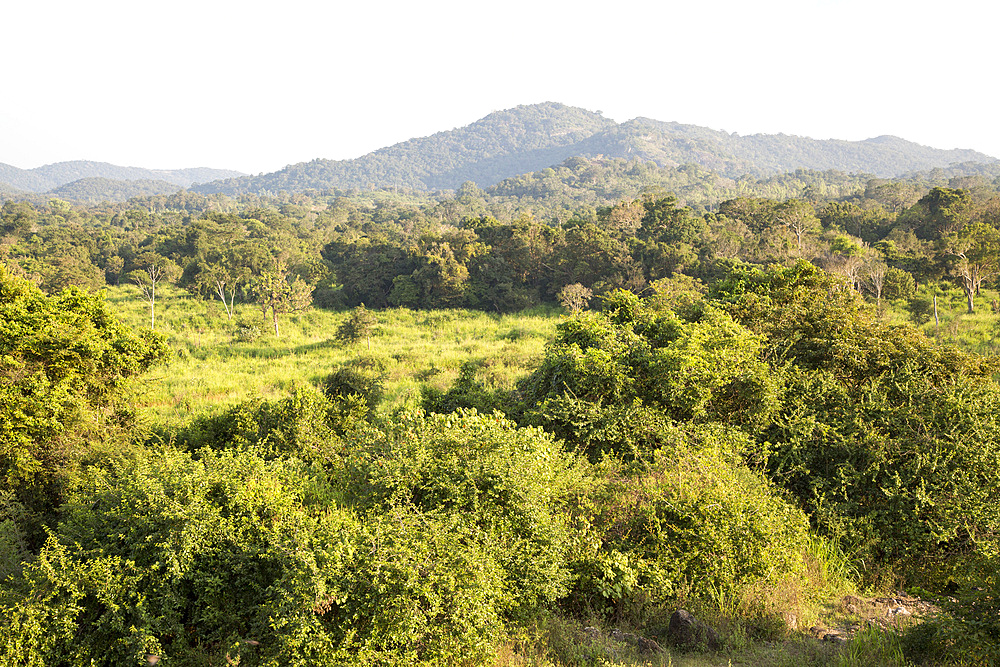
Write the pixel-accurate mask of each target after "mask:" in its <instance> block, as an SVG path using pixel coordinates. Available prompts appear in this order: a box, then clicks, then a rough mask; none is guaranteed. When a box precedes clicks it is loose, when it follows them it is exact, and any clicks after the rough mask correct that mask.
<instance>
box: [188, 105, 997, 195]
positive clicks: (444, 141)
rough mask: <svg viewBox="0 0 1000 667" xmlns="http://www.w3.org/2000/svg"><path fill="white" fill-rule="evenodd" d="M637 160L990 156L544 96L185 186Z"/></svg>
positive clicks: (485, 174)
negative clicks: (275, 167) (606, 109)
mask: <svg viewBox="0 0 1000 667" xmlns="http://www.w3.org/2000/svg"><path fill="white" fill-rule="evenodd" d="M577 156H580V157H588V158H595V157H603V158H626V159H628V158H639V159H641V160H647V161H651V162H655V163H656V164H657V165H659V166H678V165H681V164H695V165H698V166H700V167H703V168H706V169H711V170H714V171H716V172H718V173H719V174H721V175H723V176H726V177H729V178H738V177H740V176H744V175H750V176H754V177H764V176H768V175H772V174H777V173H783V172H789V171H794V170H796V169H812V170H820V171H823V170H829V169H835V170H838V171H844V172H854V173H867V174H872V175H876V176H883V177H892V176H897V175H900V174H903V173H907V172H913V171H918V170H926V169H933V168H935V167H945V166H948V165H950V164H952V163H956V162H995V161H996V160H995V158H992V157H990V156H988V155H985V154H983V153H978V152H976V151H972V150H940V149H936V148H929V147H927V146H921V145H919V144H915V143H912V142H909V141H905V140H903V139H900V138H898V137H890V136H883V137H876V138H873V139H867V140H865V141H842V140H835V139H830V140H816V139H810V138H807V137H798V136H792V135H785V134H777V135H768V134H754V135H750V136H746V137H743V136H739V135H737V134H729V133H727V132H722V131H719V130H712V129H709V128H706V127H700V126H697V125H684V124H681V123H669V122H663V121H658V120H653V119H649V118H635V119H633V120H630V121H627V122H624V123H616V122H614V121H613V120H610V119H607V118H604V117H603V116H601V115H600V114H597V113H593V112H590V111H587V110H585V109H580V108H576V107H569V106H565V105H563V104H557V103H553V102H546V103H543V104H534V105H529V106H519V107H516V108H514V109H508V110H506V111H498V112H494V113H491V114H490V115H488V116H486V117H485V118H483V119H481V120H478V121H476V122H475V123H472V124H471V125H467V126H465V127H462V128H458V129H455V130H451V131H448V132H439V133H437V134H433V135H431V136H429V137H423V138H419V139H411V140H409V141H404V142H402V143H399V144H396V145H394V146H389V147H387V148H381V149H379V150H377V151H374V152H372V153H369V154H368V155H364V156H362V157H359V158H356V159H353V160H313V161H312V162H303V163H299V164H295V165H290V166H288V167H285V168H284V169H282V170H280V171H277V172H274V173H271V174H264V175H261V176H246V177H241V178H231V179H226V180H221V181H215V182H211V183H203V184H202V185H198V186H193V187H192V188H191V189H192V190H193V191H195V192H200V193H202V194H212V193H217V192H221V193H225V194H229V195H239V194H244V193H254V194H256V193H261V192H275V193H276V192H279V191H282V190H286V191H292V192H294V191H302V190H306V189H318V190H326V189H334V188H340V189H350V188H357V189H370V188H374V189H383V188H384V189H391V188H408V189H413V190H425V191H426V190H438V189H455V188H457V187H458V186H459V185H461V184H462V183H464V182H466V181H474V182H476V183H477V184H478V185H480V186H481V187H488V186H491V185H494V184H496V183H498V182H500V181H502V180H503V179H505V178H510V177H512V176H516V175H519V174H524V173H528V172H533V171H538V170H541V169H544V168H546V167H549V166H553V165H557V164H561V163H562V162H563V161H565V160H566V159H568V158H570V157H577Z"/></svg>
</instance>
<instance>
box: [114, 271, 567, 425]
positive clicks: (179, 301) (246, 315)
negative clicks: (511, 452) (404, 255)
mask: <svg viewBox="0 0 1000 667" xmlns="http://www.w3.org/2000/svg"><path fill="white" fill-rule="evenodd" d="M108 300H109V301H110V302H111V303H112V304H114V306H115V308H116V309H117V310H118V312H119V313H120V314H121V316H122V317H123V318H124V319H125V320H126V321H127V322H129V323H130V324H131V325H133V326H135V327H145V328H148V327H149V326H150V322H149V308H148V305H147V304H145V303H144V302H142V301H141V300H140V299H139V298H138V295H137V293H136V292H135V290H134V289H133V288H131V287H129V286H122V287H118V288H112V289H110V290H109V291H108ZM372 312H374V314H375V315H376V317H377V318H378V326H377V327H376V330H375V332H374V334H373V335H372V337H371V339H370V341H361V342H360V343H357V344H354V345H349V346H344V345H341V344H340V343H338V342H337V340H336V337H335V334H336V331H337V327H338V326H339V325H340V323H341V322H343V321H344V319H346V317H347V315H348V313H347V312H334V311H327V310H319V309H312V310H309V311H306V312H301V313H293V314H288V315H284V316H282V317H281V320H280V330H281V335H280V337H279V338H275V337H274V332H273V330H272V329H271V326H270V321H268V322H267V323H263V322H262V321H261V313H260V312H259V311H258V310H256V309H255V308H254V307H253V306H252V305H244V306H242V307H238V311H237V318H236V319H235V320H234V322H235V321H237V320H250V321H253V322H254V323H255V324H256V325H257V326H258V327H259V328H260V331H261V336H260V338H259V339H257V340H255V341H252V342H240V341H238V340H237V337H236V332H237V328H236V325H235V324H234V323H230V322H229V321H228V320H227V318H226V315H225V313H224V311H223V309H222V307H221V305H220V304H219V303H217V302H211V301H203V300H200V299H197V298H195V297H193V296H191V295H189V294H187V293H185V292H183V291H182V290H179V289H177V288H173V287H166V288H164V289H162V290H161V292H160V296H159V298H158V300H157V304H156V330H157V331H159V332H160V333H162V334H164V335H165V336H166V338H167V341H168V343H169V345H170V349H171V352H172V355H171V359H170V361H169V362H168V363H167V364H166V365H164V366H161V367H159V368H157V369H155V370H154V371H153V372H152V373H151V374H150V375H149V376H148V377H147V378H146V379H145V382H144V385H143V387H142V389H143V391H142V398H141V400H142V406H143V407H144V408H145V409H146V410H145V412H146V415H147V417H148V419H150V420H151V421H152V422H155V423H158V424H161V425H164V426H169V425H177V424H181V423H184V422H186V421H188V420H189V419H190V418H191V417H193V416H194V415H197V414H200V413H203V412H206V411H217V410H220V409H222V408H224V407H226V406H230V405H233V404H235V403H238V402H239V401H242V400H245V399H247V398H250V397H254V396H261V397H264V398H276V397H279V396H283V395H285V394H286V393H287V392H288V391H289V390H290V389H291V388H292V387H294V386H295V385H296V384H297V383H303V382H306V383H315V382H318V381H319V380H320V379H322V378H323V377H325V376H326V375H327V374H329V373H330V372H331V371H332V370H333V369H334V368H336V367H337V366H339V365H341V364H344V363H347V362H350V361H351V360H352V359H356V358H359V357H372V358H374V359H376V360H379V361H380V362H382V364H383V365H384V367H385V369H386V381H385V385H386V392H385V401H384V403H383V405H382V408H381V409H382V410H386V411H391V410H394V409H396V408H399V407H415V406H416V405H417V404H418V403H419V401H420V397H421V390H422V388H423V387H424V386H431V387H436V388H439V389H444V388H446V387H448V386H450V385H451V383H452V382H454V380H455V379H456V378H457V377H458V371H459V368H460V366H461V365H462V363H464V362H466V361H475V362H479V363H482V364H483V366H484V368H485V369H487V371H488V372H489V373H490V375H491V379H492V380H493V381H494V383H496V384H497V385H498V386H512V385H513V383H514V381H515V380H516V379H517V378H518V377H519V376H521V375H524V374H526V373H528V372H530V371H531V369H532V368H533V367H534V366H535V365H536V364H537V362H538V361H539V359H540V358H541V356H542V354H543V351H544V347H545V343H546V341H548V339H549V338H551V336H552V335H553V334H554V333H555V325H556V323H557V322H558V321H559V318H560V316H561V315H560V311H559V310H557V309H544V308H541V309H535V310H532V311H527V312H524V313H518V314H513V315H497V314H489V313H483V312H478V311H471V310H439V311H412V310H408V309H390V310H384V311H372Z"/></svg>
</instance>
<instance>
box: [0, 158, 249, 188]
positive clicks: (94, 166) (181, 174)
mask: <svg viewBox="0 0 1000 667" xmlns="http://www.w3.org/2000/svg"><path fill="white" fill-rule="evenodd" d="M242 175H243V174H242V173H241V172H238V171H233V170H231V169H209V168H207V167H196V168H192V169H142V168H139V167H119V166H118V165H114V164H109V163H107V162H89V161H86V160H76V161H73V162H57V163H55V164H47V165H45V166H42V167H35V168H34V169H18V168H17V167H14V166H12V165H9V164H3V163H0V183H4V184H6V185H8V186H10V187H12V188H16V189H18V190H26V191H28V192H49V191H51V190H55V189H56V188H60V187H62V186H64V185H66V184H68V183H73V182H74V181H79V180H80V179H84V178H102V179H107V180H113V181H165V182H167V183H170V184H171V185H175V186H177V188H188V187H190V186H191V185H193V184H195V183H205V182H208V181H214V180H219V179H224V178H233V177H238V176H242Z"/></svg>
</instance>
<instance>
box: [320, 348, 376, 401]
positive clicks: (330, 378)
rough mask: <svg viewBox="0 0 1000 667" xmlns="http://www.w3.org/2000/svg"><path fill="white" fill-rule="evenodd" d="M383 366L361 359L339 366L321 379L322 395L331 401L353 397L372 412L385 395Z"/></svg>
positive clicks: (370, 359)
mask: <svg viewBox="0 0 1000 667" xmlns="http://www.w3.org/2000/svg"><path fill="white" fill-rule="evenodd" d="M385 378H386V372H385V364H383V363H382V362H381V361H379V360H378V359H374V358H371V357H361V358H358V359H353V360H351V361H350V362H348V363H346V364H344V365H342V366H340V367H339V368H337V369H336V370H335V371H334V372H332V373H330V374H329V375H327V376H326V378H324V379H323V393H324V394H326V396H327V397H328V398H330V399H331V400H343V399H346V398H347V397H348V396H355V397H357V398H358V399H360V400H362V401H364V403H365V404H366V405H367V406H368V409H369V410H374V409H375V408H376V407H377V406H378V404H379V403H381V402H382V398H383V396H384V395H385Z"/></svg>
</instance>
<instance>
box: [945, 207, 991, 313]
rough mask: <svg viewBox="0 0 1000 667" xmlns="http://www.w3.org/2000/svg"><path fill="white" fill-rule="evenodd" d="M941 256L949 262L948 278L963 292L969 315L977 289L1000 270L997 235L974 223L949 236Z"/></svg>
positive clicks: (980, 223)
mask: <svg viewBox="0 0 1000 667" xmlns="http://www.w3.org/2000/svg"><path fill="white" fill-rule="evenodd" d="M945 252H946V253H947V255H948V256H949V257H950V258H951V260H952V272H951V275H952V277H953V278H954V280H955V282H957V283H958V285H959V286H960V287H961V288H962V291H963V292H965V298H966V301H967V305H968V312H969V313H970V314H971V313H973V312H974V302H973V297H975V296H976V294H978V293H979V286H980V285H982V283H983V281H984V280H988V279H990V278H993V277H994V276H996V275H997V273H998V270H1000V231H997V230H996V229H995V228H993V227H991V226H990V225H987V224H986V223H983V222H974V223H972V224H971V225H967V226H966V227H964V228H963V229H962V230H961V231H960V232H958V233H957V234H952V235H951V236H949V238H948V239H947V249H946V251H945Z"/></svg>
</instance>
